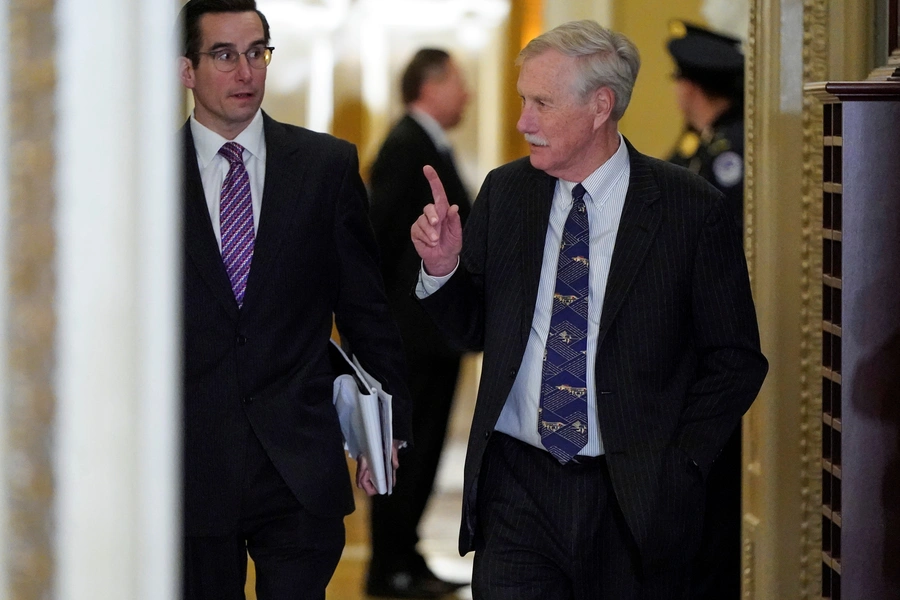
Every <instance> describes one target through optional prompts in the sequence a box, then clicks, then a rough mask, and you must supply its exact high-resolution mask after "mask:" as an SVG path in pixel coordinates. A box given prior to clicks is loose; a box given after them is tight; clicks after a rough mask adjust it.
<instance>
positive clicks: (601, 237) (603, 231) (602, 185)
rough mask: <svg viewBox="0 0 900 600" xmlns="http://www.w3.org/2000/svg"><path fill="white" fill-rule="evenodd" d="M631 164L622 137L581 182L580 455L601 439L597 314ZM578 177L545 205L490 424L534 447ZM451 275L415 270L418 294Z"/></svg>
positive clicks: (595, 449)
mask: <svg viewBox="0 0 900 600" xmlns="http://www.w3.org/2000/svg"><path fill="white" fill-rule="evenodd" d="M630 174H631V163H630V162H629V159H628V149H627V147H626V146H625V142H624V140H623V139H622V136H621V135H620V136H619V148H618V150H616V152H615V154H613V155H612V157H610V158H609V160H607V161H606V162H605V163H603V164H602V165H601V166H600V168H598V169H597V170H596V171H594V172H593V173H591V174H590V175H589V176H588V177H587V178H586V179H585V180H584V181H582V182H580V183H581V184H582V185H583V186H584V188H585V190H587V194H586V195H585V206H586V207H587V214H588V223H589V226H590V232H591V242H590V259H589V261H590V262H589V264H590V270H589V273H590V287H589V291H588V294H589V295H588V332H587V334H588V337H587V364H588V369H587V390H588V391H587V404H588V423H589V424H590V425H589V427H588V442H587V445H586V446H585V447H584V448H583V449H582V450H581V451H580V452H579V454H580V455H585V456H597V455H600V454H603V439H602V436H601V432H600V431H598V429H599V426H598V424H597V388H596V382H595V381H594V379H595V369H594V365H595V363H596V357H597V338H598V336H599V332H600V317H601V314H600V313H601V311H602V308H603V298H604V296H605V294H606V281H607V279H608V277H609V267H610V263H611V261H612V254H613V249H614V248H615V244H616V234H617V233H618V230H619V221H620V220H621V217H622V208H623V206H624V205H625V194H626V193H627V191H628V180H629V176H630ZM577 183H579V182H572V181H564V180H562V179H559V180H557V182H556V189H555V191H554V193H553V204H552V206H551V209H550V223H549V226H548V227H547V237H546V239H545V241H544V260H543V264H542V266H541V279H540V284H539V286H538V292H537V303H536V305H535V309H534V317H533V319H532V322H531V333H530V335H529V337H528V344H527V345H526V346H525V355H524V356H523V357H522V364H521V365H520V367H519V371H518V375H517V376H516V380H515V382H514V383H513V386H512V389H511V390H510V392H509V396H508V397H507V399H506V404H504V406H503V410H502V412H501V413H500V418H499V419H498V420H497V425H496V427H495V429H496V430H497V431H502V432H503V433H506V434H508V435H511V436H513V437H515V438H517V439H519V440H522V441H523V442H526V443H528V444H531V445H532V446H535V447H537V448H543V447H544V446H543V445H542V444H541V436H540V433H539V432H538V405H539V403H540V393H541V374H542V370H543V360H544V348H545V346H546V344H547V335H548V333H549V331H550V315H551V312H552V308H553V293H554V291H555V288H556V263H557V259H558V258H559V244H560V241H561V239H562V233H563V228H564V227H565V223H566V219H567V218H568V216H569V209H570V208H571V207H572V202H573V200H572V188H573V187H575V185H576V184H577ZM452 275H453V274H452V273H451V274H450V275H446V276H444V277H432V276H430V275H428V274H427V273H425V271H424V268H423V269H421V270H420V277H419V286H418V289H417V292H416V293H417V295H418V296H419V297H420V298H422V297H425V296H427V295H429V294H431V293H433V292H435V291H436V290H437V289H439V288H440V287H441V285H443V284H444V282H446V281H447V280H448V279H450V277H451V276H452Z"/></svg>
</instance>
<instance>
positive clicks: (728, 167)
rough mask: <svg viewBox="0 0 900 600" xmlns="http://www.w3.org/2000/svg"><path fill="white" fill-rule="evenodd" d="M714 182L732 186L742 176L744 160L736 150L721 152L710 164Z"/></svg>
mask: <svg viewBox="0 0 900 600" xmlns="http://www.w3.org/2000/svg"><path fill="white" fill-rule="evenodd" d="M712 171H713V175H715V177H716V182H718V184H719V185H721V186H722V187H732V186H734V185H737V184H738V183H740V181H741V179H742V178H743V177H744V160H743V159H742V158H741V157H740V156H739V155H738V153H737V152H730V151H729V152H723V153H722V154H720V155H718V156H717V157H716V159H715V160H714V161H713V164H712Z"/></svg>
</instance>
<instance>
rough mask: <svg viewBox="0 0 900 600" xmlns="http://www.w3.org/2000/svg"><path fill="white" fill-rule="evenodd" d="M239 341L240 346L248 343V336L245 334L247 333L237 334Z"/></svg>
mask: <svg viewBox="0 0 900 600" xmlns="http://www.w3.org/2000/svg"><path fill="white" fill-rule="evenodd" d="M237 343H238V346H244V345H246V344H247V336H245V335H239V336H237Z"/></svg>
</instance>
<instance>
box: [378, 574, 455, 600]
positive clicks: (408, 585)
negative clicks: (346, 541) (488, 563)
mask: <svg viewBox="0 0 900 600" xmlns="http://www.w3.org/2000/svg"><path fill="white" fill-rule="evenodd" d="M467 585H469V584H468V583H457V582H453V581H445V580H443V579H441V578H440V577H438V576H437V575H435V574H434V573H432V572H431V571H430V570H426V572H423V573H413V572H411V571H396V572H394V573H389V574H386V575H384V576H377V577H376V576H372V574H369V578H368V580H367V582H366V594H368V595H369V596H373V597H375V598H422V599H428V598H443V597H444V596H446V595H448V594H452V593H453V592H455V591H456V590H458V589H459V588H462V587H465V586H467Z"/></svg>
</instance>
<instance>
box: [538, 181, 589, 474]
mask: <svg viewBox="0 0 900 600" xmlns="http://www.w3.org/2000/svg"><path fill="white" fill-rule="evenodd" d="M584 195H585V189H584V186H582V185H581V184H580V183H579V184H578V185H576V186H575V187H574V188H573V189H572V198H573V202H572V209H571V210H570V211H569V216H568V218H567V219H566V224H565V227H564V228H563V235H562V242H561V243H560V249H559V260H558V262H557V265H556V290H555V292H554V294H553V309H552V314H551V316H550V332H549V333H548V334H547V348H546V349H545V350H544V366H543V370H542V374H541V400H540V407H539V410H538V431H539V432H540V434H541V443H542V444H543V445H544V447H545V448H547V450H549V451H550V454H552V455H553V456H554V457H555V458H556V459H557V460H558V461H559V462H560V463H562V464H565V463H567V462H569V460H571V459H572V457H573V456H575V455H576V454H578V451H579V450H581V449H582V448H584V446H585V444H587V440H588V423H587V380H586V376H587V317H588V289H589V279H588V266H589V265H588V263H589V257H590V246H591V237H590V232H589V231H588V218H587V208H586V207H585V205H584Z"/></svg>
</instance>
